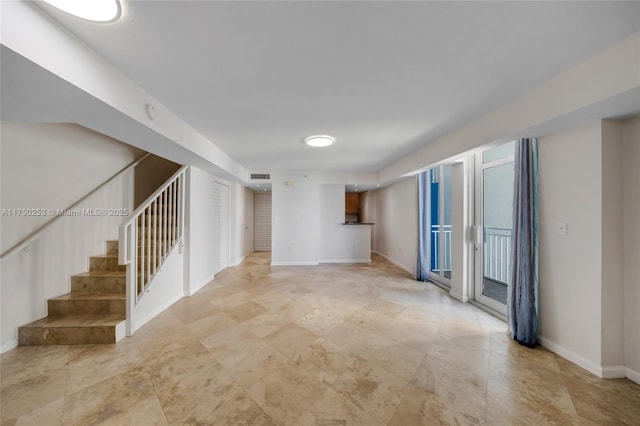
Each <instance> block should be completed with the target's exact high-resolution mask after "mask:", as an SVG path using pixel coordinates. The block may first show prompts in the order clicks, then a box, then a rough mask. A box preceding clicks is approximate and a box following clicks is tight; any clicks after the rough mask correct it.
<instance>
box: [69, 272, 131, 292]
mask: <svg viewBox="0 0 640 426" xmlns="http://www.w3.org/2000/svg"><path fill="white" fill-rule="evenodd" d="M126 291H127V278H126V276H125V272H124V271H94V272H85V273H84V274H78V275H73V276H72V277H71V292H72V293H96V292H105V293H125V292H126Z"/></svg>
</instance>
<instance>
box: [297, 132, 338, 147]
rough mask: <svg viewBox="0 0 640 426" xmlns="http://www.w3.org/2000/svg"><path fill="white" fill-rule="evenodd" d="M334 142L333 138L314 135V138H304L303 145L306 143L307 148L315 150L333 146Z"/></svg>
mask: <svg viewBox="0 0 640 426" xmlns="http://www.w3.org/2000/svg"><path fill="white" fill-rule="evenodd" d="M335 141H336V140H335V139H334V138H332V137H331V136H327V135H315V136H309V137H308V138H306V139H305V140H304V143H306V144H307V145H309V146H313V147H316V148H321V147H324V146H329V145H331V144H333V143H334V142H335Z"/></svg>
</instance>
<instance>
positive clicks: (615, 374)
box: [600, 365, 627, 379]
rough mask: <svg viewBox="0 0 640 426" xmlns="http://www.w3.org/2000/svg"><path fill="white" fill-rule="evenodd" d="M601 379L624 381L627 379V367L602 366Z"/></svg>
mask: <svg viewBox="0 0 640 426" xmlns="http://www.w3.org/2000/svg"><path fill="white" fill-rule="evenodd" d="M601 371H602V374H601V375H600V377H602V378H603V379H624V378H625V377H627V367H625V366H624V365H604V366H602V367H601Z"/></svg>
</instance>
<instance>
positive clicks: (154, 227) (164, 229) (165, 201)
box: [118, 166, 188, 335]
mask: <svg viewBox="0 0 640 426" xmlns="http://www.w3.org/2000/svg"><path fill="white" fill-rule="evenodd" d="M187 167H188V166H183V167H182V168H180V170H178V171H177V172H176V173H175V174H174V175H173V176H171V177H170V178H169V179H168V180H167V181H166V182H165V183H164V184H163V185H162V186H161V187H160V188H158V189H157V190H156V191H155V192H154V193H153V194H151V196H149V197H148V198H147V199H146V200H145V202H144V203H142V204H141V205H140V207H138V208H137V209H136V210H135V211H134V212H133V214H132V216H131V218H130V219H129V220H128V221H127V222H125V223H123V224H122V225H120V238H119V244H118V247H119V250H118V256H119V259H118V263H119V264H120V265H127V324H128V334H129V335H131V334H132V333H133V331H134V330H133V329H132V323H133V321H132V320H133V313H134V308H135V306H136V305H137V304H138V302H139V301H140V299H141V298H142V297H143V296H144V294H145V292H147V291H148V289H149V286H150V285H151V282H152V281H153V278H154V277H155V275H156V274H157V273H158V271H159V270H160V267H161V266H162V264H163V263H164V261H165V259H166V258H167V256H168V255H169V254H170V253H171V250H173V248H174V247H176V246H178V245H179V244H181V243H182V238H183V235H184V192H185V172H186V170H187Z"/></svg>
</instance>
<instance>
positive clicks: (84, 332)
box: [18, 315, 126, 346]
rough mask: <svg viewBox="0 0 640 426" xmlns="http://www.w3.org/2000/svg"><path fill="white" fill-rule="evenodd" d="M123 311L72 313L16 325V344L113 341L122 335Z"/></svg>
mask: <svg viewBox="0 0 640 426" xmlns="http://www.w3.org/2000/svg"><path fill="white" fill-rule="evenodd" d="M125 323H126V321H125V318H124V316H123V315H102V316H96V315H71V316H66V317H60V318H54V317H47V318H43V319H39V320H37V321H34V322H32V323H30V324H27V325H24V326H22V327H18V344H19V345H20V346H33V345H86V344H99V343H116V342H117V341H119V340H120V339H122V338H123V337H124V335H125Z"/></svg>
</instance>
